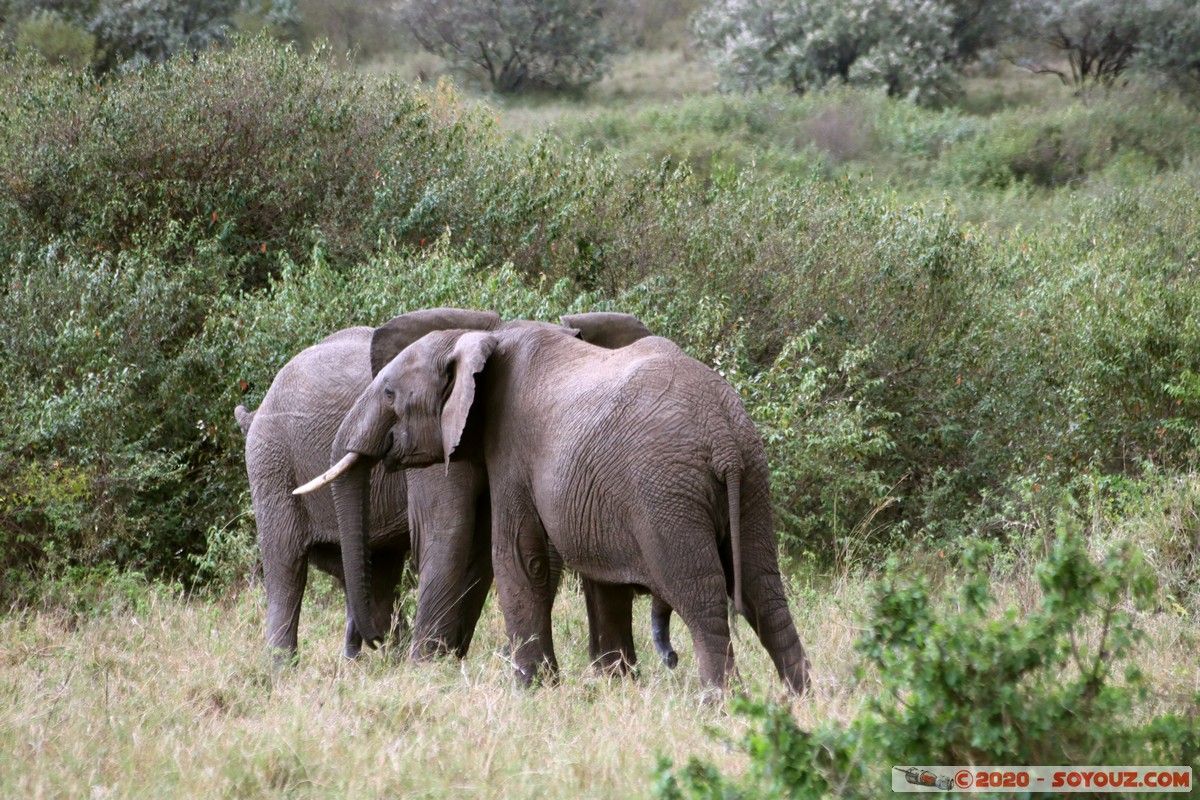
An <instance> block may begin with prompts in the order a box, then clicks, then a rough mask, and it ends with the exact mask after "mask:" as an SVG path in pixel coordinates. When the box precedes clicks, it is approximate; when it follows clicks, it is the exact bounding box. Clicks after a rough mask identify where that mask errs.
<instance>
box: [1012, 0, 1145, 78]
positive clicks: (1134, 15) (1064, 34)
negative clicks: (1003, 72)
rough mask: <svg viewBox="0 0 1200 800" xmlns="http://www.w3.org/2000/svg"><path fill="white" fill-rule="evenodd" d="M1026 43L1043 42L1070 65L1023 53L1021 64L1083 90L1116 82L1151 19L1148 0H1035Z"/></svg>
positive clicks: (1030, 6) (1028, 15) (1028, 6)
mask: <svg viewBox="0 0 1200 800" xmlns="http://www.w3.org/2000/svg"><path fill="white" fill-rule="evenodd" d="M1022 16H1023V17H1024V18H1025V19H1026V20H1028V23H1027V24H1028V28H1027V29H1026V30H1025V31H1023V34H1024V35H1023V37H1022V38H1023V39H1024V40H1026V41H1038V42H1041V43H1043V44H1045V45H1049V47H1050V48H1051V49H1053V50H1055V51H1057V52H1059V53H1060V54H1061V55H1062V56H1063V57H1065V58H1066V60H1067V66H1066V68H1063V67H1061V66H1059V65H1057V64H1051V63H1046V62H1045V61H1044V60H1041V59H1037V58H1032V57H1021V58H1019V59H1018V63H1020V64H1021V65H1022V66H1024V67H1026V68H1027V69H1029V70H1031V71H1033V72H1036V73H1041V74H1048V75H1057V76H1058V77H1059V78H1060V79H1061V80H1062V82H1063V83H1065V84H1067V85H1069V86H1074V87H1076V88H1082V87H1084V86H1085V85H1088V84H1099V85H1101V86H1110V85H1112V84H1113V83H1114V82H1115V81H1116V80H1117V79H1118V78H1119V77H1120V76H1121V75H1122V73H1124V72H1125V70H1126V69H1127V68H1128V67H1129V65H1130V62H1131V61H1132V59H1133V57H1134V55H1135V54H1136V53H1137V50H1138V46H1139V44H1140V42H1141V37H1142V34H1143V32H1144V29H1145V25H1146V23H1147V21H1148V18H1147V6H1146V3H1145V2H1144V0H1032V1H1031V2H1028V3H1027V4H1026V8H1025V13H1024V14H1023V15H1022Z"/></svg>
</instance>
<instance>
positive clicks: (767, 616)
mask: <svg viewBox="0 0 1200 800" xmlns="http://www.w3.org/2000/svg"><path fill="white" fill-rule="evenodd" d="M744 588H746V589H748V590H749V591H748V592H747V593H746V595H745V597H744V602H745V606H746V618H747V620H749V622H750V626H751V627H752V628H753V629H754V632H755V634H757V636H758V640H759V641H760V642H762V645H763V647H764V648H765V649H766V651H767V653H769V654H770V656H771V660H772V661H773V662H774V663H775V669H776V671H778V673H779V677H780V678H782V679H783V681H784V683H786V684H787V686H788V689H789V690H791V691H792V692H795V693H796V694H803V693H804V692H805V690H806V689H807V688H808V672H809V661H808V657H807V656H806V655H805V653H804V646H803V645H802V644H801V643H800V636H799V634H798V633H797V632H796V625H795V623H794V622H793V621H792V615H791V612H790V611H789V609H788V603H787V595H786V594H785V593H784V591H783V581H782V580H781V579H780V577H779V575H778V574H771V573H767V574H763V575H759V576H757V577H756V578H754V579H752V580H751V581H749V582H748V583H747V585H746V586H745V587H744Z"/></svg>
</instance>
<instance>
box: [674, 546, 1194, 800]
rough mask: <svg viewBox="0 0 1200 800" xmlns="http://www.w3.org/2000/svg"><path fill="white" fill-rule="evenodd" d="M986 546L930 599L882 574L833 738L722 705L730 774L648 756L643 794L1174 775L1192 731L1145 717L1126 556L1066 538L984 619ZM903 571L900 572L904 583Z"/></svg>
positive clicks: (778, 714) (1135, 588) (778, 792)
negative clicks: (1030, 772)
mask: <svg viewBox="0 0 1200 800" xmlns="http://www.w3.org/2000/svg"><path fill="white" fill-rule="evenodd" d="M987 554H988V551H987V549H984V548H971V549H968V551H967V560H966V565H965V566H966V570H965V573H966V574H965V575H963V576H962V577H961V580H960V583H959V585H958V586H957V588H955V589H949V590H947V591H946V592H945V596H944V598H941V599H938V598H936V597H935V595H934V592H933V589H932V586H931V584H930V582H929V580H928V579H927V578H924V577H921V578H917V579H915V580H914V579H911V578H905V579H901V578H900V577H898V574H899V571H898V569H897V568H896V566H895V565H893V566H892V567H891V568H890V569H889V570H888V572H887V574H886V575H885V576H884V577H883V578H882V579H881V580H880V581H879V582H878V584H877V585H876V588H875V591H874V597H873V602H872V609H871V616H870V621H869V626H868V628H867V630H866V631H865V632H864V633H863V635H862V637H861V639H860V640H859V643H858V651H859V652H860V653H861V654H862V656H863V659H864V664H863V666H862V668H861V673H860V674H862V675H863V676H864V677H865V676H866V675H867V674H870V675H872V676H873V680H876V681H878V682H879V689H878V691H877V692H875V693H874V694H872V695H870V696H869V697H868V699H867V702H866V704H865V705H864V707H863V710H862V711H860V712H859V714H858V716H856V717H855V718H854V719H853V720H852V721H851V722H850V723H849V724H847V725H846V726H844V727H842V726H839V725H837V724H834V723H831V724H827V725H825V726H822V727H821V728H819V729H817V730H815V731H802V730H800V729H799V728H798V727H797V726H796V724H795V722H794V720H792V718H791V715H790V713H789V712H788V710H787V709H786V708H783V707H778V706H774V705H770V704H765V703H760V702H752V701H747V700H735V701H733V702H732V704H731V705H732V708H733V710H734V711H735V712H736V713H739V714H741V715H743V716H746V717H747V718H748V719H749V720H750V721H751V730H750V732H749V733H748V734H747V736H746V737H745V739H744V740H743V741H742V742H741V743H740V748H741V749H743V750H744V751H745V752H746V753H747V755H748V756H749V759H750V760H749V766H748V769H747V771H746V773H745V774H744V775H743V776H741V777H740V778H730V777H726V776H723V775H721V774H720V772H719V771H718V770H716V769H715V768H714V767H712V766H711V765H709V764H705V763H704V762H701V761H698V760H695V759H692V760H690V761H689V762H688V763H687V764H685V765H683V766H681V767H675V766H674V765H673V764H672V763H671V762H670V761H668V760H665V759H663V760H660V764H659V768H658V776H657V784H656V795H657V796H658V797H663V798H670V799H671V800H682V798H685V797H690V798H722V797H760V798H782V797H793V798H808V797H812V798H820V797H834V796H836V797H877V796H879V795H880V794H882V793H884V792H886V791H888V790H889V788H890V785H891V776H890V772H891V769H892V768H893V766H895V765H897V764H901V765H903V764H1185V763H1187V761H1188V759H1194V758H1195V757H1196V752H1197V751H1196V744H1197V741H1198V737H1200V728H1198V727H1197V722H1196V720H1195V719H1194V718H1191V719H1189V718H1186V717H1184V716H1182V715H1175V714H1172V713H1168V714H1160V715H1157V716H1152V717H1150V718H1147V715H1146V710H1147V709H1153V708H1154V705H1153V700H1152V698H1151V697H1150V695H1149V686H1148V683H1147V681H1146V678H1145V676H1144V675H1143V674H1142V672H1141V671H1140V670H1139V669H1138V667H1137V657H1138V653H1139V649H1140V646H1141V643H1142V641H1143V640H1142V635H1141V632H1140V629H1139V627H1138V624H1137V612H1136V611H1135V610H1134V609H1136V608H1140V607H1142V606H1143V605H1144V604H1145V603H1146V601H1147V600H1148V599H1150V598H1151V597H1152V596H1153V594H1154V579H1153V576H1152V574H1151V573H1150V572H1149V570H1147V569H1146V566H1145V564H1144V563H1143V562H1142V560H1141V559H1140V558H1139V556H1138V554H1137V552H1136V551H1135V550H1133V549H1131V548H1129V547H1124V548H1117V549H1114V550H1112V551H1110V552H1109V553H1108V554H1106V555H1105V556H1104V557H1103V558H1101V559H1100V560H1098V561H1095V560H1093V559H1092V558H1090V557H1089V556H1088V553H1087V547H1086V544H1085V543H1084V542H1083V540H1082V538H1081V537H1079V536H1078V535H1077V533H1073V532H1070V530H1069V529H1067V530H1064V531H1062V532H1061V533H1060V536H1059V538H1058V539H1057V541H1056V542H1055V544H1054V545H1053V547H1052V548H1051V549H1050V551H1049V553H1048V554H1047V556H1046V558H1045V559H1044V560H1043V561H1042V562H1041V563H1040V564H1038V566H1037V568H1036V575H1037V581H1038V586H1039V590H1040V591H1039V597H1038V598H1037V601H1036V602H1035V603H1032V604H1030V605H1031V606H1032V607H1029V608H1024V609H1022V608H1017V607H1015V606H1013V607H1009V608H1005V609H1002V610H998V609H996V608H995V600H996V595H995V592H994V590H993V588H992V584H993V581H994V578H993V575H992V574H991V570H990V569H989V567H988V563H987V561H988V558H987ZM910 574H911V573H910Z"/></svg>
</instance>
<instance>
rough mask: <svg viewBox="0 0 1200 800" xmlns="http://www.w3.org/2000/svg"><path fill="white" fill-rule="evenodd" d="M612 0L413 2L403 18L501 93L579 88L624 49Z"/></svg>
mask: <svg viewBox="0 0 1200 800" xmlns="http://www.w3.org/2000/svg"><path fill="white" fill-rule="evenodd" d="M610 10H612V8H611V6H610V5H609V3H608V2H606V0H584V1H583V2H578V0H408V2H406V3H405V4H404V5H403V6H402V7H401V9H400V15H401V20H402V21H403V23H404V24H405V25H407V26H408V28H409V29H410V30H411V31H412V33H413V36H414V37H415V38H416V40H417V41H418V42H419V43H420V44H421V46H422V47H424V48H425V49H426V50H428V51H429V52H431V53H434V54H436V55H438V56H441V57H442V58H445V59H446V60H447V61H449V62H450V63H451V65H452V66H453V67H454V68H456V69H460V70H463V71H466V72H468V73H475V74H481V75H482V77H483V78H484V79H486V80H487V82H488V83H489V84H490V85H491V86H492V88H493V89H494V90H495V91H497V92H503V93H512V92H519V91H522V90H524V89H526V88H530V87H543V88H549V89H579V88H584V87H586V86H589V85H590V84H592V83H594V82H596V81H597V80H599V79H600V78H601V77H603V75H604V72H605V70H606V69H607V67H608V60H609V58H610V57H611V56H612V54H613V53H614V51H615V49H616V42H615V37H614V35H613V34H614V31H613V29H612V26H611V24H610V23H609V22H608V20H607V19H606V17H607V16H609V14H608V13H607V12H609V11H610Z"/></svg>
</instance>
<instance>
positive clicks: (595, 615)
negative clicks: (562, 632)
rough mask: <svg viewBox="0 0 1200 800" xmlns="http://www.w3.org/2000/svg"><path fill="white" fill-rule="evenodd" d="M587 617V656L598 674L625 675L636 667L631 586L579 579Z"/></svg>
mask: <svg viewBox="0 0 1200 800" xmlns="http://www.w3.org/2000/svg"><path fill="white" fill-rule="evenodd" d="M582 584H583V599H584V602H585V603H586V605H587V615H588V633H589V643H588V655H589V656H590V657H591V659H592V666H593V667H595V668H596V669H598V670H599V671H600V672H603V673H608V674H619V675H627V674H629V673H630V672H632V671H633V669H634V667H636V666H637V652H636V650H635V649H634V646H633V587H631V586H617V585H613V584H605V583H596V582H595V581H590V580H588V579H587V578H584V579H583V580H582Z"/></svg>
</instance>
